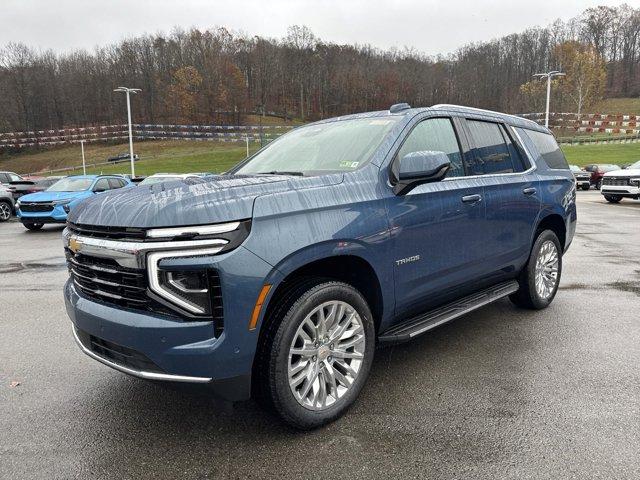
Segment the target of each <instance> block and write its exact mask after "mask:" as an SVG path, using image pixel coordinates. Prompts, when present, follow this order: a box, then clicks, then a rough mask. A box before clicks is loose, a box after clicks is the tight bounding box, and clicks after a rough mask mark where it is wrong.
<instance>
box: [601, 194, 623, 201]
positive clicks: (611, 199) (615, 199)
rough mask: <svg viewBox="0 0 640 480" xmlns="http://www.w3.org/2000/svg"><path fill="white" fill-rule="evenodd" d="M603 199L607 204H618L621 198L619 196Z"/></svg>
mask: <svg viewBox="0 0 640 480" xmlns="http://www.w3.org/2000/svg"><path fill="white" fill-rule="evenodd" d="M604 199H605V200H606V201H607V202H609V203H620V201H621V200H622V197H621V196H620V195H605V196H604Z"/></svg>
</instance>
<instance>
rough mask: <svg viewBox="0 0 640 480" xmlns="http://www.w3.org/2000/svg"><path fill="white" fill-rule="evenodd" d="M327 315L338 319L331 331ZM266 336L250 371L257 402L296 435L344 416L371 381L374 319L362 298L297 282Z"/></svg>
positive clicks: (326, 285) (316, 282)
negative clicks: (364, 386) (252, 374)
mask: <svg viewBox="0 0 640 480" xmlns="http://www.w3.org/2000/svg"><path fill="white" fill-rule="evenodd" d="M320 312H323V314H324V317H325V318H326V324H325V325H326V326H327V329H326V333H325V334H323V331H322V328H321V326H320V325H321V318H322V317H321V314H320ZM332 312H333V314H332ZM332 315H333V318H335V317H336V316H339V319H338V322H337V324H336V323H334V321H335V320H334V321H332ZM266 329H267V330H266V331H265V332H264V337H263V339H262V341H261V342H260V345H259V347H258V352H257V355H256V362H257V363H256V365H257V368H256V370H255V371H254V375H258V378H257V379H256V381H257V387H258V389H259V390H260V392H257V396H258V399H259V400H260V401H261V402H262V403H263V404H264V405H265V406H267V407H270V408H272V409H273V410H275V412H276V413H277V414H278V415H279V416H280V418H282V420H284V421H285V422H286V423H288V424H289V425H291V426H293V427H295V428H298V429H301V430H310V429H313V428H317V427H320V426H322V425H325V424H327V423H329V422H332V421H333V420H335V419H336V418H338V417H340V416H341V415H342V414H344V413H345V412H346V411H347V409H348V408H349V407H350V406H351V405H352V404H353V402H354V401H355V399H356V398H357V397H358V394H359V393H360V390H361V389H362V387H363V385H364V383H365V381H366V379H367V377H368V375H369V371H370V369H371V363H372V362H373V356H374V349H375V326H374V322H373V317H372V315H371V310H370V309H369V306H368V305H367V302H366V300H365V299H364V297H363V296H362V295H361V294H360V292H358V290H356V289H355V288H353V287H352V286H351V285H348V284H346V283H342V282H336V281H331V280H326V279H312V280H309V281H305V282H301V283H300V284H299V286H298V287H296V288H295V289H294V290H292V291H290V292H289V293H288V294H287V295H285V296H284V297H283V299H282V300H281V301H280V302H279V303H278V305H277V306H276V307H275V308H274V310H273V311H272V313H271V314H270V317H269V319H268V321H267V323H266ZM318 329H319V330H318ZM318 333H319V335H318ZM332 335H333V336H334V338H331V336H332ZM323 337H324V339H325V340H323ZM318 340H319V341H318ZM312 342H315V343H312ZM351 344H353V345H351ZM341 345H345V346H344V347H342V348H341ZM309 378H313V380H312V381H309ZM323 385H324V388H323ZM323 392H324V393H323Z"/></svg>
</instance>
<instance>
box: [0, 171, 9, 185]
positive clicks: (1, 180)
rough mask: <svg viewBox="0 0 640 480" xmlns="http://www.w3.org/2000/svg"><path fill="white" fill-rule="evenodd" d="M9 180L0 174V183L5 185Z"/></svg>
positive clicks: (4, 174)
mask: <svg viewBox="0 0 640 480" xmlns="http://www.w3.org/2000/svg"><path fill="white" fill-rule="evenodd" d="M8 181H9V180H8V179H7V174H6V173H2V172H0V183H6V182H8Z"/></svg>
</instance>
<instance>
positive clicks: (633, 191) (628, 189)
mask: <svg viewBox="0 0 640 480" xmlns="http://www.w3.org/2000/svg"><path fill="white" fill-rule="evenodd" d="M600 193H602V195H604V199H605V200H606V201H607V202H609V203H618V202H620V201H621V200H622V199H623V198H635V199H636V200H639V199H640V161H637V162H636V163H632V164H631V165H629V168H627V169H624V170H613V171H611V172H607V173H605V174H604V176H603V177H602V188H601V189H600Z"/></svg>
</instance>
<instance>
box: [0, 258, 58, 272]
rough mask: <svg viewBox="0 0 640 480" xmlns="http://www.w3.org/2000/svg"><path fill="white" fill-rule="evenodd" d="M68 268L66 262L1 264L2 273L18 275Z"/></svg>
mask: <svg viewBox="0 0 640 480" xmlns="http://www.w3.org/2000/svg"><path fill="white" fill-rule="evenodd" d="M66 268H67V264H66V262H65V261H64V260H58V261H57V262H56V263H42V262H14V263H0V273H16V272H22V271H24V270H63V269H66Z"/></svg>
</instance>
